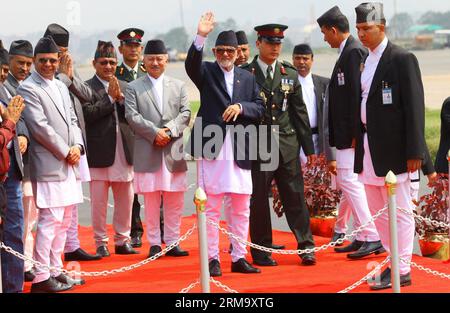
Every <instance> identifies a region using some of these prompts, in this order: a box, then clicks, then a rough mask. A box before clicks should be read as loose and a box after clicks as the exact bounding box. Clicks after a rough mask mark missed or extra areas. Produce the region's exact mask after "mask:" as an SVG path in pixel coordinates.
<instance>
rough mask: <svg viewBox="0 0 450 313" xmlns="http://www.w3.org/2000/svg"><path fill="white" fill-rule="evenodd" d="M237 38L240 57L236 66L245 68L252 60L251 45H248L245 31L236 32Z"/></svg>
mask: <svg viewBox="0 0 450 313" xmlns="http://www.w3.org/2000/svg"><path fill="white" fill-rule="evenodd" d="M236 38H237V40H238V48H239V49H238V56H237V58H236V62H235V63H234V65H236V66H244V65H246V64H247V63H248V60H249V59H250V45H249V44H248V39H247V35H246V34H245V32H244V31H243V30H239V31H237V32H236Z"/></svg>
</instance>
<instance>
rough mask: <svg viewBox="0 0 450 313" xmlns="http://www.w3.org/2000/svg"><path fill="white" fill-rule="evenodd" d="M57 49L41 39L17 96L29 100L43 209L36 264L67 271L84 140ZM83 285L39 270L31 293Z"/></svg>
mask: <svg viewBox="0 0 450 313" xmlns="http://www.w3.org/2000/svg"><path fill="white" fill-rule="evenodd" d="M58 51H59V49H58V46H57V45H56V44H55V42H54V41H53V39H52V38H51V37H44V38H41V39H40V40H39V42H38V43H37V44H36V47H35V50H34V67H35V70H36V71H35V72H33V73H32V74H31V76H30V77H29V78H28V79H26V81H24V82H23V83H22V84H21V85H20V86H19V88H18V89H17V93H18V94H19V95H21V96H22V97H23V98H24V99H25V103H26V109H25V111H24V118H25V121H26V123H27V126H28V128H29V129H30V134H31V136H32V137H31V145H30V151H29V157H30V158H29V163H30V179H31V181H32V185H33V194H34V197H35V202H36V206H37V207H38V208H39V217H38V225H37V230H36V245H35V249H34V259H35V260H36V261H38V262H40V263H42V264H44V265H47V266H52V267H62V266H63V264H62V259H61V256H62V253H63V249H64V243H65V241H66V233H67V228H68V227H69V223H70V218H71V216H72V210H73V209H74V208H75V206H76V204H77V203H81V202H83V191H82V188H81V181H80V180H79V175H78V162H79V160H80V156H81V154H83V153H84V147H83V138H82V136H81V130H80V128H79V127H78V124H77V121H76V116H75V114H74V112H73V108H72V104H71V101H70V96H69V90H68V89H67V87H66V86H65V85H64V84H63V83H61V82H60V81H58V80H57V79H55V73H56V70H57V68H58V62H59V60H58ZM80 284H84V280H83V279H72V278H71V277H69V276H67V275H65V274H63V273H61V272H59V271H58V270H52V271H50V270H49V268H46V267H37V268H36V271H35V278H34V280H33V284H32V285H31V292H59V291H64V290H68V289H71V288H72V287H73V285H80Z"/></svg>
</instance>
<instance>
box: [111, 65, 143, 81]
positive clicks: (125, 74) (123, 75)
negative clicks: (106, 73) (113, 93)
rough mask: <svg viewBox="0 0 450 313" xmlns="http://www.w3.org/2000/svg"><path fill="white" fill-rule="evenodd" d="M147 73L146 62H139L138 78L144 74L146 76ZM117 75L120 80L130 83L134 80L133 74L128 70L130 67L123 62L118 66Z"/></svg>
mask: <svg viewBox="0 0 450 313" xmlns="http://www.w3.org/2000/svg"><path fill="white" fill-rule="evenodd" d="M146 74H147V71H146V70H145V67H144V64H143V63H141V62H139V67H138V72H137V78H141V77H142V76H145V75H146ZM116 77H117V79H119V80H123V81H126V82H127V83H130V82H132V81H133V80H134V77H133V75H131V72H130V71H129V70H128V68H127V67H126V66H125V65H124V64H123V63H122V64H120V65H119V66H118V67H117V68H116Z"/></svg>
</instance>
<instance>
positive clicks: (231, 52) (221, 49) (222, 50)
mask: <svg viewBox="0 0 450 313" xmlns="http://www.w3.org/2000/svg"><path fill="white" fill-rule="evenodd" d="M216 52H217V53H218V54H224V53H225V52H226V53H227V54H234V53H235V52H236V49H233V48H216Z"/></svg>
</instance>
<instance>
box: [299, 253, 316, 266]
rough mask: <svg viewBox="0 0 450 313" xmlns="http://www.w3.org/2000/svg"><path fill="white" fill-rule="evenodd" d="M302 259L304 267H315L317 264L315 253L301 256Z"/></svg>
mask: <svg viewBox="0 0 450 313" xmlns="http://www.w3.org/2000/svg"><path fill="white" fill-rule="evenodd" d="M300 258H301V259H302V265H307V266H308V265H315V264H316V262H317V261H316V256H315V255H314V253H313V252H311V253H303V254H300Z"/></svg>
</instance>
